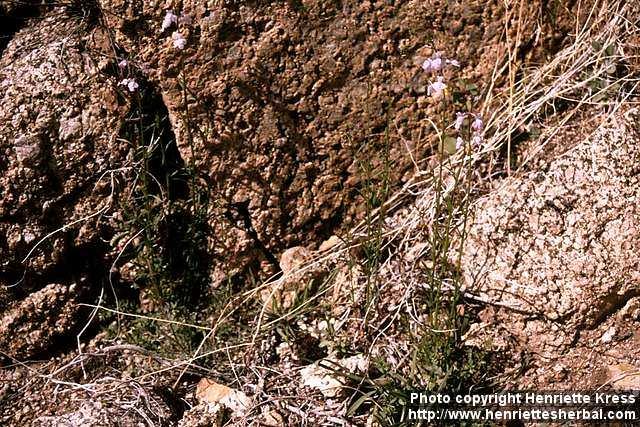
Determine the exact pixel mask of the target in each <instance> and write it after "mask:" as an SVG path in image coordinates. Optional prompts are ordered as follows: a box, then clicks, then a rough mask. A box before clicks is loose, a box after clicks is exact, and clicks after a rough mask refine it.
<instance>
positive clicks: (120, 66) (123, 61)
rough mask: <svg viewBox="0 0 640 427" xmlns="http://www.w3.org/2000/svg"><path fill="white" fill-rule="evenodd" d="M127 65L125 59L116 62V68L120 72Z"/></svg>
mask: <svg viewBox="0 0 640 427" xmlns="http://www.w3.org/2000/svg"><path fill="white" fill-rule="evenodd" d="M127 65H129V62H128V61H127V60H126V59H123V60H122V61H120V62H118V68H120V69H121V70H124V69H125V68H127Z"/></svg>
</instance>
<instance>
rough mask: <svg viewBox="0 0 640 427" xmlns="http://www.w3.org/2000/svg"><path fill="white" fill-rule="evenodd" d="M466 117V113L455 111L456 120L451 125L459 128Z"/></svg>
mask: <svg viewBox="0 0 640 427" xmlns="http://www.w3.org/2000/svg"><path fill="white" fill-rule="evenodd" d="M466 117H467V114H466V113H456V122H455V123H454V125H453V127H454V128H455V129H456V130H460V128H461V127H462V124H463V123H464V119H465V118H466Z"/></svg>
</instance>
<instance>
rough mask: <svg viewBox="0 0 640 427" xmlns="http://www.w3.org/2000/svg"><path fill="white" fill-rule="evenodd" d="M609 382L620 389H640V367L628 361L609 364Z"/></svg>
mask: <svg viewBox="0 0 640 427" xmlns="http://www.w3.org/2000/svg"><path fill="white" fill-rule="evenodd" d="M607 369H608V371H609V372H608V375H609V382H610V383H611V385H612V386H613V387H614V388H616V389H618V390H640V369H638V368H637V367H636V366H633V365H629V364H627V363H620V364H617V365H610V366H607Z"/></svg>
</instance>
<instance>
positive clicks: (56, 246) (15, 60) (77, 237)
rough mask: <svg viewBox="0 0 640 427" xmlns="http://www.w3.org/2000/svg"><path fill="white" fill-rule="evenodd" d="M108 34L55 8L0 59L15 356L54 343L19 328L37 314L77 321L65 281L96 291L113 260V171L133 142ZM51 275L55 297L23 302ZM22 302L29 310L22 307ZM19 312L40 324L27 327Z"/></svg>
mask: <svg viewBox="0 0 640 427" xmlns="http://www.w3.org/2000/svg"><path fill="white" fill-rule="evenodd" d="M106 40H107V38H106V33H104V32H102V31H101V30H100V29H99V28H97V27H91V26H90V24H89V23H87V22H85V21H84V20H83V19H82V18H81V17H73V16H66V15H65V14H64V13H52V14H51V15H49V16H46V17H44V18H42V19H37V20H33V21H32V22H30V23H29V25H28V26H27V27H26V28H25V29H23V30H21V31H19V32H17V33H16V34H15V35H14V36H13V38H12V40H11V42H10V43H9V45H8V47H7V49H6V50H5V51H4V52H3V53H2V58H1V59H0V98H1V102H0V105H2V108H0V153H1V154H0V289H2V291H0V312H2V311H3V310H6V312H5V313H8V314H7V316H10V317H11V319H12V320H11V322H9V323H7V324H4V320H3V328H2V330H0V342H9V341H14V344H12V345H11V346H8V347H4V346H3V351H7V352H9V354H10V355H13V356H20V357H28V356H30V355H32V354H33V352H39V351H42V350H44V349H45V348H46V346H47V343H48V342H49V338H51V336H49V335H48V334H47V333H46V332H44V333H43V334H41V335H39V337H38V341H39V343H37V344H36V345H35V346H34V345H31V344H30V343H29V342H26V343H23V344H24V345H22V344H21V343H19V341H21V340H23V339H26V340H27V341H28V340H29V339H30V338H29V337H28V336H23V335H22V334H21V333H20V331H22V330H25V331H27V330H28V331H32V330H33V329H34V328H37V327H38V323H37V322H35V320H36V319H38V318H41V319H42V320H44V319H49V320H53V321H55V314H54V313H65V315H64V317H65V321H64V322H62V323H60V324H58V325H57V326H55V327H54V328H53V329H56V328H57V329H67V328H69V327H70V326H72V325H73V324H74V322H72V321H71V320H70V319H69V318H68V317H69V316H71V313H72V312H74V311H75V309H71V308H68V309H67V308H64V307H62V306H60V307H58V306H57V304H64V303H65V301H66V302H69V304H71V302H70V301H71V300H72V299H73V298H70V296H69V295H67V290H66V288H68V287H69V286H72V285H74V284H75V285H76V287H75V288H74V292H75V293H78V294H82V293H85V294H87V295H88V294H91V293H97V292H98V291H99V285H100V284H99V283H98V280H104V278H105V277H106V275H105V274H104V273H105V271H108V268H109V265H108V263H107V262H105V259H103V255H104V254H105V253H106V252H107V251H108V248H107V246H108V245H105V244H104V240H103V239H104V238H105V236H107V235H108V232H107V231H108V229H109V226H108V223H109V221H108V219H106V218H105V217H104V214H105V213H106V212H107V211H108V209H109V208H110V206H111V204H112V202H113V198H112V196H113V194H114V191H115V188H114V187H113V183H114V179H113V178H114V175H113V174H112V172H110V171H115V170H117V169H118V168H119V167H121V166H122V165H123V163H124V162H123V160H124V159H125V157H126V154H127V152H128V150H129V148H128V147H127V144H126V143H124V142H122V141H121V140H118V139H117V138H116V137H117V135H118V132H119V129H120V126H121V120H122V119H123V117H124V114H125V113H126V111H127V109H128V107H127V105H126V102H125V101H124V100H123V99H122V97H121V96H120V95H118V90H117V88H116V86H115V84H113V83H112V82H111V81H110V80H112V79H109V78H107V77H106V76H105V74H104V73H103V67H105V64H106V62H105V61H101V59H100V58H101V56H100V55H99V54H98V53H99V52H100V51H104V49H106V46H108V44H105V43H106ZM107 50H108V49H107ZM113 173H117V172H113ZM51 283H55V285H52V286H53V287H52V288H51V289H52V290H53V289H55V292H54V293H55V294H56V295H58V296H56V297H55V298H53V299H51V300H47V298H46V297H42V298H41V297H38V296H36V297H34V298H35V300H38V301H41V302H42V304H40V306H38V304H35V306H34V304H31V303H28V302H24V303H21V302H20V301H19V300H20V299H22V298H24V297H25V296H26V295H28V294H29V293H31V292H37V291H38V290H39V289H41V288H43V287H45V286H46V285H48V284H51ZM47 292H48V291H45V294H47ZM59 297H60V298H59ZM43 298H44V299H43ZM53 306H56V308H55V310H53V312H50V313H49V312H46V313H41V314H39V315H38V314H34V313H33V312H32V311H33V310H32V309H33V308H38V307H39V309H41V310H44V311H47V310H48V308H51V307H53ZM22 308H24V309H27V311H28V312H24V313H19V312H17V311H16V310H18V311H20V310H21V309H22ZM52 316H53V317H52ZM20 319H22V320H25V321H28V322H34V323H33V324H31V325H25V327H24V328H22V327H21V326H20V325H18V324H17V322H19V321H20ZM49 326H52V325H47V326H46V327H44V329H47V328H48V327H49ZM62 332H63V331H61V330H56V333H55V334H53V335H60V333H62ZM5 334H6V335H5ZM14 347H15V349H17V350H18V349H19V351H17V353H15V354H12V350H13V349H14Z"/></svg>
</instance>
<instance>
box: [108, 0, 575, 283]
mask: <svg viewBox="0 0 640 427" xmlns="http://www.w3.org/2000/svg"><path fill="white" fill-rule="evenodd" d="M98 4H99V6H100V7H101V8H102V9H103V10H108V11H109V13H108V14H105V15H104V20H105V24H106V25H107V26H108V27H109V28H110V29H111V30H112V31H113V32H114V37H115V39H116V40H117V43H118V46H120V47H121V48H122V50H123V51H124V52H125V53H124V55H125V56H126V57H128V58H135V61H134V60H132V61H131V62H132V63H133V64H134V66H135V67H138V68H140V69H142V70H146V71H147V72H148V75H149V77H150V79H151V80H152V81H153V82H155V83H157V84H158V85H159V87H160V89H161V91H162V96H163V99H164V101H165V103H166V105H167V107H168V109H169V113H170V116H171V122H172V127H173V130H174V132H175V134H176V136H177V140H178V145H179V149H180V152H181V155H182V157H183V159H185V160H186V161H190V160H191V159H192V160H193V161H194V163H195V165H196V167H197V169H198V170H199V171H200V173H201V174H202V176H204V177H206V178H207V181H208V183H209V184H210V185H211V187H212V189H213V190H214V193H215V194H216V197H217V198H218V199H217V203H216V204H215V206H213V207H212V212H211V213H210V218H211V219H212V220H211V224H210V225H211V227H212V229H213V235H215V236H216V240H215V242H214V247H213V248H212V249H213V253H214V256H215V259H217V260H220V262H219V263H216V265H214V266H213V268H214V271H213V273H212V277H213V279H214V281H216V282H217V283H219V282H223V281H225V280H226V279H227V275H229V274H230V275H236V274H241V273H242V272H243V271H245V270H246V269H247V268H249V266H250V265H252V264H254V263H255V261H256V259H260V260H265V259H269V258H270V257H269V256H268V254H277V253H281V252H282V251H283V250H284V249H285V248H288V247H292V246H295V245H308V244H311V243H313V242H318V241H321V240H322V239H325V238H326V237H327V236H330V235H331V234H332V233H334V232H335V231H336V230H337V229H344V228H346V227H348V226H349V225H350V224H353V222H354V221H357V220H359V219H361V218H362V217H363V215H364V211H363V209H361V207H360V206H361V203H362V202H363V199H362V196H361V191H360V187H361V181H362V179H363V177H362V171H361V167H360V164H361V161H362V160H363V159H371V160H372V161H373V163H374V164H375V165H374V166H376V167H378V166H379V164H378V163H380V158H379V153H381V152H383V151H384V150H386V147H387V146H388V148H389V157H390V160H391V161H392V162H393V165H394V167H393V169H392V170H390V173H391V175H392V176H391V177H390V181H391V182H397V181H398V180H399V179H400V178H401V177H402V176H403V175H404V173H405V172H407V171H410V170H412V169H413V163H412V162H411V160H410V157H411V156H408V155H407V147H406V146H405V144H404V143H401V142H400V141H401V140H407V141H414V140H418V139H419V138H421V136H423V135H425V133H426V132H427V129H426V128H427V126H426V125H425V120H424V119H425V117H426V116H427V115H428V114H429V112H428V111H427V109H426V108H425V109H417V108H416V105H417V101H418V98H419V97H420V94H419V93H418V92H419V90H418V88H419V87H420V86H423V87H424V86H426V84H427V77H426V76H425V75H424V73H422V70H421V69H420V67H419V63H420V61H419V59H420V58H422V59H424V58H425V57H427V56H429V55H431V54H432V53H433V50H434V47H435V48H437V49H446V50H448V51H449V52H448V53H449V54H450V55H456V58H457V59H458V60H459V61H460V62H461V63H462V64H464V67H463V68H464V69H463V70H462V72H461V74H462V75H461V76H460V77H464V78H474V79H478V80H479V81H487V80H489V78H490V77H491V75H492V71H493V68H494V63H495V61H496V59H497V58H501V57H503V55H504V54H505V53H506V43H505V42H504V37H502V33H503V30H504V28H503V25H502V24H501V23H500V22H497V21H496V20H495V19H493V17H495V16H501V13H503V7H504V6H503V2H500V1H497V0H492V1H490V2H487V3H486V4H483V8H484V10H487V11H491V12H488V13H479V14H478V15H477V19H476V20H474V21H473V22H470V21H469V20H467V19H465V16H466V15H467V14H468V11H467V8H466V7H463V6H461V5H460V6H453V5H452V6H451V7H447V8H439V7H433V5H432V4H430V3H429V2H426V3H425V2H423V1H418V0H412V1H408V2H377V3H375V5H372V6H371V7H369V8H364V9H361V8H359V7H357V6H354V5H341V4H340V3H332V2H327V1H320V0H313V1H305V2H304V8H303V9H304V11H302V10H301V9H300V8H297V7H292V5H291V2H266V3H251V4H242V5H235V4H234V5H232V4H226V3H224V2H222V3H221V2H201V1H195V0H186V1H182V2H180V3H179V7H178V4H177V3H176V4H171V5H170V4H169V3H167V2H154V3H149V2H146V3H140V2H139V1H137V0H136V1H134V0H100V1H99V2H98ZM538 6H539V4H537V2H533V3H531V4H527V5H526V6H523V7H525V9H526V11H525V12H524V13H523V14H522V17H523V19H524V20H526V21H527V22H528V23H529V24H526V23H524V22H523V23H522V28H525V27H527V25H533V24H534V23H540V25H542V26H543V28H544V27H546V24H545V22H546V21H545V20H544V19H537V17H538V16H539V13H540V12H539V10H540V8H539V7H538ZM171 8H173V9H174V12H175V13H177V14H179V15H180V16H188V17H189V19H186V20H185V19H183V20H181V21H182V22H179V23H178V24H177V25H174V26H172V27H171V28H169V29H167V30H166V31H161V26H162V21H163V19H164V16H165V14H166V12H167V10H168V9H171ZM445 9H446V10H445ZM559 13H560V15H564V11H559ZM566 18H567V17H562V16H558V18H557V20H556V21H555V24H556V25H558V27H559V28H568V29H572V28H573V15H571V19H566ZM458 21H460V22H464V23H465V28H464V29H462V30H461V31H460V32H459V33H456V34H457V35H455V36H451V35H449V34H447V33H446V32H442V31H440V28H443V27H446V26H449V23H450V22H458ZM317 22H322V28H319V27H318V26H317ZM142 23H144V26H145V27H144V29H143V30H141V28H142V27H141V25H142ZM132 28H136V30H135V31H134V30H132ZM407 28H412V29H413V30H412V31H410V32H408V33H407V32H406V29H407ZM174 31H179V32H180V34H181V35H182V36H184V37H185V39H186V45H185V47H184V49H176V48H175V47H174V45H173V43H172V39H171V37H172V36H171V34H172V33H173V32H174ZM541 31H542V34H546V32H545V30H544V29H543V30H541ZM471 34H477V37H474V38H473V40H472V38H471ZM513 36H514V39H515V34H513ZM538 40H540V42H541V43H543V42H544V41H545V39H544V37H540V38H536V41H538ZM534 45H535V43H534ZM399 46H402V52H400V51H399ZM540 47H541V46H532V47H531V48H528V49H525V50H527V52H522V54H523V55H526V54H531V52H528V51H529V50H533V49H540ZM478 49H482V53H480V52H479V51H478ZM178 75H180V76H181V77H180V78H176V76H178ZM182 81H184V82H185V83H186V85H187V86H188V88H189V92H190V93H191V94H193V96H191V95H190V96H189V97H188V98H187V99H186V100H185V99H184V96H183V95H184V94H183V91H182V89H181V82H182ZM185 102H186V103H188V107H189V117H186V116H185V115H184V114H183V112H184V110H185ZM389 112H392V116H393V117H394V118H395V120H396V121H397V122H398V123H399V124H400V125H399V126H388V125H389V117H390V116H389ZM452 114H453V113H452ZM381 129H386V131H385V132H381ZM399 129H402V131H401V132H400V131H399ZM389 141H393V142H392V143H389ZM428 146H429V144H419V145H417V146H415V147H414V148H413V149H412V156H413V157H414V158H415V159H416V160H417V161H421V160H422V159H423V158H424V156H425V154H426V153H428V152H429V147H428ZM254 231H255V233H254ZM262 246H264V248H265V250H263V249H262ZM269 273H274V271H270V272H269Z"/></svg>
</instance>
